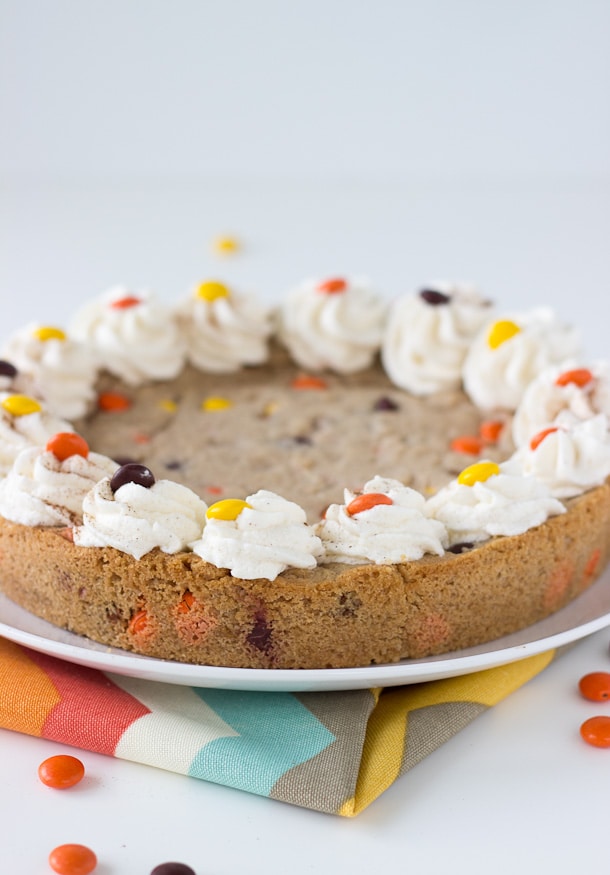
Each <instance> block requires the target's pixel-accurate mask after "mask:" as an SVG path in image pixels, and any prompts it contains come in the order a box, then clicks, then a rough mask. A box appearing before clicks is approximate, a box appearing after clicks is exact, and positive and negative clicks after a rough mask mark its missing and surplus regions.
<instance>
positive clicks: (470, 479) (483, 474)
mask: <svg viewBox="0 0 610 875" xmlns="http://www.w3.org/2000/svg"><path fill="white" fill-rule="evenodd" d="M499 473H500V466H499V465H496V463H495V462H476V463H475V464H474V465H470V466H469V467H468V468H464V470H463V471H462V473H461V474H460V475H459V477H458V483H460V484H461V485H462V486H474V484H475V483H484V482H485V480H488V479H489V478H490V477H493V476H494V475H495V474H499Z"/></svg>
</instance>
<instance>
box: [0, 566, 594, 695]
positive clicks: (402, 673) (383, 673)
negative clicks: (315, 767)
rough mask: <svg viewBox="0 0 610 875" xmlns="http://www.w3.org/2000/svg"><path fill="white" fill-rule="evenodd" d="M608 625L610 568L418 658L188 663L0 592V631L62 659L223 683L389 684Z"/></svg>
mask: <svg viewBox="0 0 610 875" xmlns="http://www.w3.org/2000/svg"><path fill="white" fill-rule="evenodd" d="M606 626H610V571H609V572H606V573H605V574H604V575H603V576H602V577H601V578H600V579H599V580H598V581H597V583H596V584H595V585H594V586H592V587H590V588H589V589H588V590H587V591H586V592H585V593H583V595H581V596H579V598H577V599H576V600H575V601H573V602H572V603H571V604H570V605H568V606H567V607H566V608H563V609H562V610H561V611H558V612H557V613H556V614H553V615H552V616H551V617H548V618H547V619H546V620H543V621H542V622H540V623H536V624H535V625H534V626H529V627H528V628H527V629H523V630H522V631H521V632H515V633H514V634H512V635H507V636H505V637H504V638H498V639H496V640H495V641H491V642H489V643H488V644H482V645H479V646H478V647H470V648H468V649H467V650H459V651H454V652H453V653H447V654H443V655H441V656H434V657H428V658H426V659H404V660H402V662H398V663H393V664H388V665H373V666H366V667H364V668H333V669H307V670H305V669H298V670H286V669H252V668H245V669H241V668H217V667H215V666H209V665H188V664H186V663H180V662H171V661H169V660H163V659H152V658H151V657H148V656H139V655H138V654H135V653H129V652H127V651H125V650H117V649H116V648H112V647H104V645H102V644H97V643H96V642H95V641H90V640H89V639H88V638H82V637H80V636H79V635H73V634H72V633H70V632H66V631H65V630H63V629H59V628H58V627H56V626H53V625H51V624H50V623H47V622H45V621H44V620H41V619H39V618H38V617H35V616H34V615H33V614H30V613H28V611H24V610H23V608H20V607H18V606H17V605H16V604H14V602H11V601H10V600H9V599H8V598H6V596H4V595H2V594H0V635H2V636H4V637H5V638H9V639H10V640H11V641H16V642H17V643H19V644H23V645H25V646H26V647H30V648H32V649H33V650H37V651H40V652H41V653H46V654H48V655H51V656H56V657H59V658H60V659H64V660H66V661H68V662H73V663H77V664H78V665H85V666H88V667H90V668H96V669H102V670H103V671H107V672H114V673H115V674H119V675H127V676H128V677H137V678H143V679H145V680H152V681H162V682H164V683H172V684H182V685H187V686H194V687H213V688H220V689H226V690H261V691H273V692H310V691H326V690H356V689H363V688H364V689H365V688H368V687H382V686H397V685H399V684H413V683H419V682H421V681H430V680H437V679H439V678H446V677H454V676H456V675H460V674H469V673H471V672H474V671H479V670H480V669H485V668H493V667H495V666H498V665H506V664H508V663H509V662H516V661H517V660H519V659H524V658H525V657H527V656H533V655H534V654H536V653H542V652H543V651H545V650H550V649H551V648H553V647H560V646H562V645H564V644H569V643H571V642H573V641H577V640H578V639H579V638H584V637H585V636H587V635H591V634H592V633H593V632H597V631H598V630H599V629H603V628H605V627H606Z"/></svg>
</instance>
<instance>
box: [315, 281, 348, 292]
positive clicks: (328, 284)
mask: <svg viewBox="0 0 610 875" xmlns="http://www.w3.org/2000/svg"><path fill="white" fill-rule="evenodd" d="M346 289H347V281H346V280H344V279H342V278H341V277H332V278H331V279H328V280H324V281H323V282H321V283H318V285H317V286H316V291H318V292H324V294H326V295H336V294H338V293H340V292H344V291H345V290H346Z"/></svg>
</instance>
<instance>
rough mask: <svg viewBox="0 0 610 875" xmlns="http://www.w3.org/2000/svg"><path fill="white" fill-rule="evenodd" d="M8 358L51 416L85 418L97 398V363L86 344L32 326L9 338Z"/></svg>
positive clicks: (43, 327)
mask: <svg viewBox="0 0 610 875" xmlns="http://www.w3.org/2000/svg"><path fill="white" fill-rule="evenodd" d="M4 354H6V355H7V356H8V357H9V358H10V360H11V361H12V362H13V363H14V364H15V365H16V366H17V368H18V369H19V372H20V374H21V375H22V376H23V377H24V378H25V379H26V380H27V383H28V391H30V392H31V393H32V394H34V395H36V396H37V397H39V398H42V399H43V401H44V402H45V406H46V407H47V409H48V410H49V411H50V412H52V413H54V414H56V415H57V416H61V417H65V418H67V419H72V418H76V417H80V416H84V415H85V413H86V412H87V410H88V408H89V406H90V405H91V402H92V401H93V399H94V397H95V389H94V385H95V380H96V377H97V362H96V359H95V357H94V356H93V355H92V353H91V351H90V350H89V349H88V348H87V347H86V346H85V345H84V344H82V343H79V342H78V341H76V340H74V339H73V338H71V337H68V336H67V335H66V334H65V333H64V332H63V331H62V330H61V329H58V328H54V327H52V326H40V325H37V324H35V323H31V324H29V325H26V326H25V327H24V328H22V329H21V330H19V331H17V332H15V334H13V335H12V337H10V338H9V340H8V341H7V343H6V345H5V347H4Z"/></svg>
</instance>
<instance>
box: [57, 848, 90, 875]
mask: <svg viewBox="0 0 610 875" xmlns="http://www.w3.org/2000/svg"><path fill="white" fill-rule="evenodd" d="M49 866H50V867H51V869H52V870H53V871H54V872H57V873H58V875H89V872H93V870H94V869H95V867H96V866H97V857H96V856H95V854H94V853H93V851H92V850H91V848H87V847H85V845H59V846H58V847H57V848H54V849H53V850H52V851H51V853H50V854H49Z"/></svg>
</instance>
